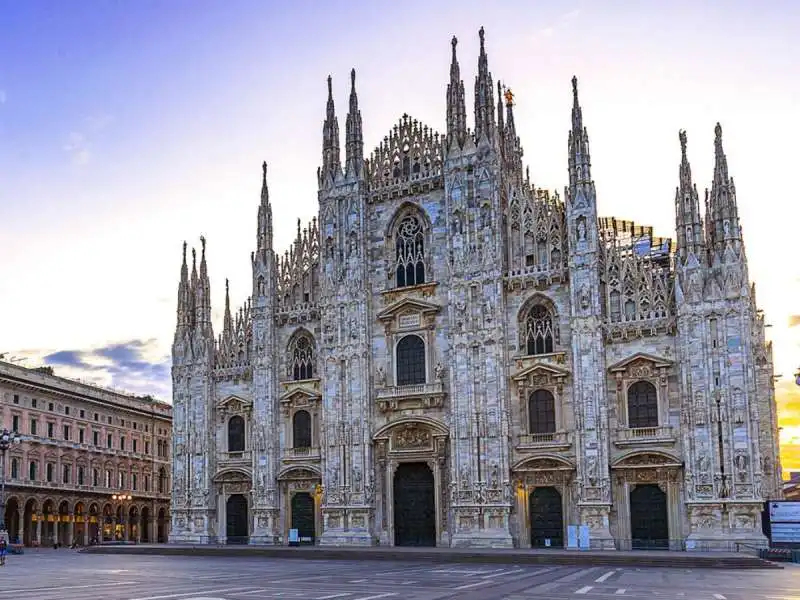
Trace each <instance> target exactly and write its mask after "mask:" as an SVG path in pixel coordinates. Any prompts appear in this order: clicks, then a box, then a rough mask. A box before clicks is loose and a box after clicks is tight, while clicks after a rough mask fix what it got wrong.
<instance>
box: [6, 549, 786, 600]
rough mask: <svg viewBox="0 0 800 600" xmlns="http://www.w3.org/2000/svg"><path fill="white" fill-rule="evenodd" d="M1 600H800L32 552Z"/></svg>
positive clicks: (727, 578)
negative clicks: (543, 599) (544, 599)
mask: <svg viewBox="0 0 800 600" xmlns="http://www.w3.org/2000/svg"><path fill="white" fill-rule="evenodd" d="M0 577H1V578H2V582H3V586H2V587H0V600H3V599H6V598H9V599H12V598H13V599H14V600H16V599H17V598H25V599H26V600H28V599H30V600H62V599H63V600H71V599H75V600H259V599H261V598H263V599H272V598H276V599H278V598H280V599H285V600H289V599H297V600H384V599H385V600H438V599H451V598H452V599H455V598H458V600H533V599H535V598H538V599H541V598H546V599H547V600H563V599H570V600H590V599H592V598H595V599H599V598H603V599H606V600H644V599H648V600H649V599H650V598H655V599H656V600H800V567H797V566H788V567H787V568H786V569H784V570H765V571H760V570H759V571H746V570H745V571H732V570H725V571H723V570H701V569H696V570H695V569H689V570H681V569H625V568H622V569H612V568H608V567H580V566H576V567H562V566H558V567H554V566H520V567H515V566H513V565H512V566H509V565H481V564H461V565H453V564H447V565H438V564H421V563H418V562H417V563H402V562H383V561H365V562H358V561H323V560H309V561H306V560H302V559H270V558H262V557H252V558H251V557H189V556H186V557H184V556H175V557H165V556H131V555H101V554H82V553H77V552H73V551H70V550H59V551H54V550H39V551H38V552H37V551H28V553H27V554H25V555H23V556H11V557H9V559H8V562H7V564H6V566H5V567H3V568H2V569H0Z"/></svg>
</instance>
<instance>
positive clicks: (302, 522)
mask: <svg viewBox="0 0 800 600" xmlns="http://www.w3.org/2000/svg"><path fill="white" fill-rule="evenodd" d="M291 528H292V529H297V535H298V537H299V538H300V543H301V544H313V543H314V537H315V531H314V498H312V497H311V494H309V493H308V492H299V493H297V494H295V495H294V496H292V527H291Z"/></svg>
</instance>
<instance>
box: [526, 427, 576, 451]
mask: <svg viewBox="0 0 800 600" xmlns="http://www.w3.org/2000/svg"><path fill="white" fill-rule="evenodd" d="M571 445H572V439H571V436H570V434H569V432H568V431H554V432H553V433H523V434H521V435H520V436H519V443H518V444H517V447H518V448H520V449H526V448H564V449H566V448H569V447H570V446H571Z"/></svg>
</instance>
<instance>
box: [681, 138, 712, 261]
mask: <svg viewBox="0 0 800 600" xmlns="http://www.w3.org/2000/svg"><path fill="white" fill-rule="evenodd" d="M678 139H679V140H680V143H681V165H680V169H679V172H678V173H679V174H678V187H677V188H676V189H675V233H676V235H677V242H678V257H679V259H680V261H681V263H685V262H686V260H687V259H688V258H689V256H690V255H694V257H695V258H696V259H697V260H701V261H702V260H704V259H705V252H704V251H705V233H704V228H703V221H702V219H701V217H700V198H699V196H698V194H697V186H696V185H694V182H693V181H692V168H691V166H690V165H689V159H688V158H687V156H686V131H683V130H681V131H680V132H679V134H678Z"/></svg>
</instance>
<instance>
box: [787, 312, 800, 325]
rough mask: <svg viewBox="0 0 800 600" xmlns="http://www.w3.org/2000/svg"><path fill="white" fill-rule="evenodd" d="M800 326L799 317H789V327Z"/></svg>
mask: <svg viewBox="0 0 800 600" xmlns="http://www.w3.org/2000/svg"><path fill="white" fill-rule="evenodd" d="M798 325H800V315H791V316H790V317H789V327H797V326H798Z"/></svg>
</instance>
